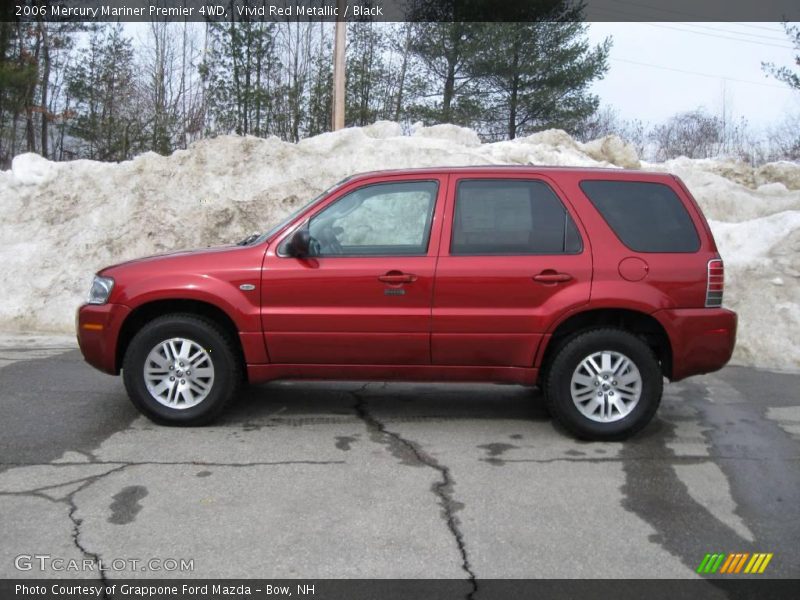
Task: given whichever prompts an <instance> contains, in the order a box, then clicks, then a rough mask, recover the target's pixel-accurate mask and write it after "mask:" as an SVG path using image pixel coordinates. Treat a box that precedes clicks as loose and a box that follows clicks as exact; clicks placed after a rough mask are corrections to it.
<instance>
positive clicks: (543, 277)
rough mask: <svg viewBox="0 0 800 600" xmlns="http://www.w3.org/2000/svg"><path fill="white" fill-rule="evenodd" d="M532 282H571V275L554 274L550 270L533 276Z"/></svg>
mask: <svg viewBox="0 0 800 600" xmlns="http://www.w3.org/2000/svg"><path fill="white" fill-rule="evenodd" d="M533 280H534V281H538V282H539V283H564V282H567V281H570V280H572V275H570V274H569V273H556V272H555V271H553V270H552V269H548V270H547V271H542V272H541V273H539V274H538V275H534V276H533Z"/></svg>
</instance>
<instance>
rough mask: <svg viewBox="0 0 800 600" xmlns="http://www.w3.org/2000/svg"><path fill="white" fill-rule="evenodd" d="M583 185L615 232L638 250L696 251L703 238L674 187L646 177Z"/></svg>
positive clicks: (584, 191) (583, 188) (588, 196)
mask: <svg viewBox="0 0 800 600" xmlns="http://www.w3.org/2000/svg"><path fill="white" fill-rule="evenodd" d="M580 185H581V189H582V190H583V193H584V194H586V196H587V198H589V200H590V201H591V203H592V204H593V205H594V207H595V208H596V209H597V210H598V211H599V212H600V214H601V215H603V218H604V219H605V220H606V223H608V225H609V226H610V227H611V229H613V230H614V233H615V234H616V235H617V237H618V238H619V239H620V241H621V242H622V243H623V244H625V245H626V246H627V247H628V248H630V249H631V250H635V251H636V252H696V251H697V250H699V249H700V238H699V237H698V236H697V230H696V229H695V227H694V223H692V219H691V217H690V216H689V213H687V212H686V208H685V207H684V206H683V202H681V200H680V198H678V196H677V195H676V194H675V192H674V191H672V189H671V188H670V187H669V186H667V185H664V184H662V183H650V182H644V181H582V182H581V184H580Z"/></svg>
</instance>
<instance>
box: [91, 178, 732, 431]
mask: <svg viewBox="0 0 800 600" xmlns="http://www.w3.org/2000/svg"><path fill="white" fill-rule="evenodd" d="M722 289H723V265H722V260H721V259H720V256H719V254H718V253H717V248H716V245H715V243H714V239H713V237H712V235H711V231H710V229H709V227H708V224H707V223H706V220H705V219H704V217H703V215H702V213H701V211H700V209H699V208H698V206H697V203H696V202H695V201H694V199H693V198H692V196H691V194H690V193H689V191H688V190H687V188H686V186H685V185H684V184H683V183H682V182H681V181H680V180H679V179H678V178H677V177H675V176H673V175H669V174H664V173H645V172H640V171H623V170H616V169H614V170H611V169H583V168H540V167H497V166H492V167H488V166H487V167H467V168H437V169H418V170H403V171H385V172H375V173H367V174H363V175H358V176H355V177H351V178H348V179H346V180H344V181H341V182H339V183H338V184H337V185H336V186H334V187H333V188H331V189H330V190H328V191H327V192H325V193H323V194H322V195H320V196H319V197H318V198H316V199H315V200H313V201H312V202H311V203H310V204H308V205H307V206H304V207H303V208H301V209H300V210H298V211H297V212H295V213H294V214H293V215H291V216H289V217H288V218H287V219H286V220H285V221H283V222H282V223H280V224H278V225H276V226H275V227H273V228H272V229H271V230H270V231H268V232H266V233H264V234H262V235H259V236H251V237H250V238H248V239H246V240H244V241H242V242H240V243H239V244H238V245H235V246H226V247H222V248H214V249H208V250H201V251H195V252H178V253H175V254H168V255H164V256H156V257H152V258H144V259H139V260H134V261H131V262H127V263H124V264H120V265H117V266H113V267H108V268H106V269H103V270H102V271H100V272H99V273H98V274H97V275H96V276H95V279H94V282H93V285H92V289H91V292H90V295H89V300H88V303H87V304H85V305H83V306H82V307H81V308H80V309H79V311H78V318H77V329H78V340H79V343H80V347H81V350H82V352H83V355H84V357H85V358H86V360H87V361H88V362H89V363H90V364H91V365H93V366H95V367H97V368H98V369H100V370H101V371H104V372H106V373H112V374H119V372H120V370H122V374H123V378H124V382H125V387H126V389H127V391H128V394H129V395H130V397H131V399H132V401H133V402H134V404H135V405H136V406H137V407H138V408H139V409H140V410H141V411H142V412H143V413H144V414H145V415H147V416H148V417H149V418H151V419H152V420H154V421H156V422H159V423H166V424H176V425H196V424H202V423H206V422H208V421H210V420H212V419H213V418H214V417H216V416H217V415H219V414H220V412H221V411H222V410H223V409H224V408H225V406H226V405H227V404H228V402H230V401H231V400H232V399H233V398H234V397H235V396H236V394H237V390H238V389H239V385H240V384H241V382H242V381H249V382H251V383H253V382H261V381H268V380H273V379H328V380H332V379H348V380H381V381H384V380H403V381H487V382H503V383H516V384H523V385H537V384H538V385H539V386H540V387H541V388H542V390H543V392H544V396H545V398H546V401H547V405H548V407H549V409H550V411H551V413H552V414H553V415H554V416H555V417H556V419H557V420H558V421H559V422H560V423H561V424H562V425H563V426H564V427H565V428H566V429H567V430H569V431H570V432H572V433H573V434H575V435H577V436H579V437H581V438H585V439H606V440H608V439H621V438H624V437H626V436H629V435H631V434H632V433H634V432H636V431H638V430H639V429H641V428H642V427H644V426H645V425H646V424H647V423H648V422H649V421H650V419H651V418H652V417H653V415H654V413H655V412H656V409H657V408H658V404H659V401H660V399H661V393H662V382H663V379H662V378H663V377H667V378H668V379H670V380H672V381H677V380H679V379H683V378H684V377H688V376H690V375H695V374H698V373H708V372H710V371H715V370H717V369H719V368H721V367H722V366H723V365H725V363H726V362H727V361H728V360H729V359H730V356H731V353H732V351H733V346H734V342H735V337H736V314H735V313H733V312H731V311H729V310H726V309H724V308H722Z"/></svg>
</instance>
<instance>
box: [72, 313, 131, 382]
mask: <svg viewBox="0 0 800 600" xmlns="http://www.w3.org/2000/svg"><path fill="white" fill-rule="evenodd" d="M130 312H131V309H130V308H128V307H127V306H124V305H122V304H101V305H97V304H84V305H83V306H81V307H80V308H79V309H78V313H77V314H76V316H75V328H76V330H77V335H78V346H80V349H81V353H82V354H83V358H84V359H85V360H86V362H87V363H89V364H90V365H92V366H93V367H94V368H96V369H99V370H100V371H103V372H104V373H109V374H111V375H118V374H119V368H120V365H118V364H117V340H118V339H119V332H120V329H122V323H123V322H124V321H125V319H126V317H127V316H128V315H129V314H130Z"/></svg>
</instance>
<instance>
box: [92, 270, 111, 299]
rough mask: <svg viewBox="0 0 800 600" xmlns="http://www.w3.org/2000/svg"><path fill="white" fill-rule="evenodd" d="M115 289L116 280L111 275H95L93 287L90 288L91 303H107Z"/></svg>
mask: <svg viewBox="0 0 800 600" xmlns="http://www.w3.org/2000/svg"><path fill="white" fill-rule="evenodd" d="M113 289H114V280H113V279H111V277H100V276H99V275H95V276H94V281H92V289H90V290H89V299H88V302H89V304H105V303H106V302H108V297H109V296H110V295H111V290H113Z"/></svg>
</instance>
